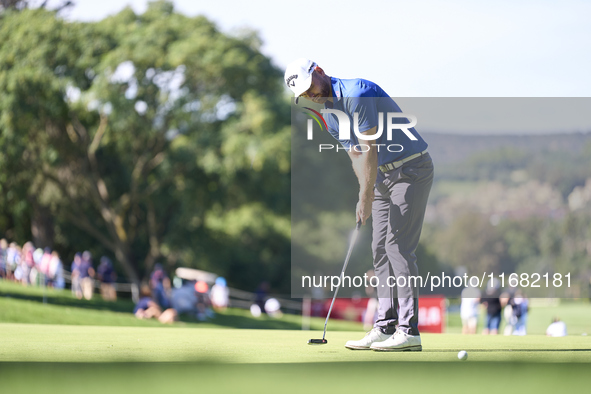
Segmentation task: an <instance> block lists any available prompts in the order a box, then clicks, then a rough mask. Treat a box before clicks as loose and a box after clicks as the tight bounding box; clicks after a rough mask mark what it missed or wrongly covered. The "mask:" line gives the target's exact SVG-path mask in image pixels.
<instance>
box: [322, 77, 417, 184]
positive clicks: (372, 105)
mask: <svg viewBox="0 0 591 394" xmlns="http://www.w3.org/2000/svg"><path fill="white" fill-rule="evenodd" d="M331 82H332V96H333V103H331V102H330V101H327V102H326V103H325V105H324V107H325V108H326V109H336V110H340V111H343V112H344V113H345V114H346V115H347V116H348V117H349V122H350V127H351V132H350V137H351V138H350V139H347V140H343V139H340V138H339V122H338V119H337V116H336V115H335V114H328V113H324V114H323V116H324V119H325V120H326V124H327V126H328V132H329V133H330V134H331V135H332V136H333V137H334V138H335V139H336V140H338V141H339V142H340V143H341V145H342V146H343V147H344V148H345V149H347V150H349V149H352V148H353V147H355V146H356V145H359V144H365V145H371V144H376V145H378V144H382V145H378V148H379V151H378V165H379V166H381V165H384V164H386V163H391V162H393V161H398V160H402V159H404V158H405V157H408V156H411V155H414V154H415V153H420V152H422V151H424V150H425V149H427V143H426V142H425V141H424V140H423V138H422V137H421V136H420V135H419V133H417V131H416V130H415V129H414V127H412V128H408V131H409V132H410V133H411V134H412V135H413V136H414V137H415V138H416V140H412V139H410V138H409V137H408V136H407V135H406V134H405V133H404V132H403V131H402V130H399V129H394V130H393V132H392V139H391V140H388V135H387V120H386V114H387V113H388V112H402V111H401V110H400V107H398V105H397V104H396V102H394V100H392V98H391V97H390V96H389V95H388V94H387V93H386V92H385V91H384V90H383V89H382V88H380V87H379V86H378V85H376V84H375V83H373V82H370V81H367V80H365V79H339V78H332V77H331ZM355 112H357V113H358V114H359V115H358V117H359V118H358V120H359V121H358V123H359V132H361V133H363V132H365V131H367V130H370V129H371V128H373V127H379V113H382V121H383V131H382V135H381V136H380V137H379V138H378V139H376V140H369V141H366V140H362V141H359V139H358V138H357V135H356V134H355V132H354V131H353V127H354V125H353V121H354V113H355ZM392 123H397V124H404V123H408V120H407V119H406V118H394V119H393V120H392ZM388 147H390V149H388ZM379 172H380V171H378V181H379V180H380V178H381V176H380V174H379Z"/></svg>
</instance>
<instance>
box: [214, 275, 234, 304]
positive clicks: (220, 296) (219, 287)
mask: <svg viewBox="0 0 591 394" xmlns="http://www.w3.org/2000/svg"><path fill="white" fill-rule="evenodd" d="M210 296H211V305H212V306H213V309H215V310H222V311H223V310H225V309H226V308H227V307H228V303H229V301H230V289H228V287H227V286H226V279H224V278H222V277H221V276H219V277H217V278H216V280H215V284H214V285H213V286H212V287H211V294H210Z"/></svg>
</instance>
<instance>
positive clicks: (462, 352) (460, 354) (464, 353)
mask: <svg viewBox="0 0 591 394" xmlns="http://www.w3.org/2000/svg"><path fill="white" fill-rule="evenodd" d="M458 358H459V359H460V360H466V359H467V358H468V352H467V351H465V350H460V351H459V352H458Z"/></svg>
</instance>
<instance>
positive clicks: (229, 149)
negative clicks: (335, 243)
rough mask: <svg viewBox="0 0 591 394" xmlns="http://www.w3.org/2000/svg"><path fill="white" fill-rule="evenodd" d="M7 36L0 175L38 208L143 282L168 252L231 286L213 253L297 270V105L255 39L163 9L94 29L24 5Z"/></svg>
mask: <svg viewBox="0 0 591 394" xmlns="http://www.w3.org/2000/svg"><path fill="white" fill-rule="evenodd" d="M0 40H2V42H4V44H3V46H2V48H1V49H0V89H1V90H2V91H3V92H5V94H4V95H3V97H2V98H1V99H0V113H1V115H0V131H1V134H0V144H2V146H6V147H8V149H7V150H6V152H4V153H3V154H2V156H0V165H1V166H2V168H3V169H5V170H6V173H9V174H10V176H8V177H5V178H4V179H2V180H1V181H0V182H1V183H2V187H4V188H11V189H12V190H17V186H18V187H20V189H18V190H21V192H22V191H23V190H24V191H25V193H26V196H21V197H26V198H27V199H28V200H29V201H31V204H30V206H29V210H30V215H31V217H33V218H34V217H36V216H35V215H41V214H42V213H43V212H49V216H50V217H51V219H52V220H53V223H49V224H47V226H50V227H51V226H55V227H56V228H57V230H56V231H60V232H62V233H63V234H68V235H73V233H74V232H73V231H72V226H75V227H76V228H78V229H79V230H82V231H83V232H85V233H86V234H88V235H89V236H90V237H91V238H92V239H94V240H95V241H96V242H99V243H100V244H101V245H102V247H104V248H105V249H107V250H109V251H111V253H113V254H114V255H115V256H116V259H117V261H118V262H119V263H120V264H121V266H122V267H123V269H124V271H125V273H126V274H127V276H128V278H129V279H130V280H132V281H133V282H135V283H138V282H139V280H140V278H141V276H142V274H143V275H146V274H147V273H148V272H149V270H150V269H151V266H152V265H153V264H154V262H155V261H156V260H157V259H159V258H165V259H167V261H169V262H170V263H171V264H183V265H190V266H191V265H192V266H199V267H201V268H218V269H220V270H222V271H223V272H222V273H224V272H226V273H228V274H229V276H230V277H233V278H234V279H235V283H237V282H239V281H240V280H241V278H240V277H236V276H232V272H230V271H229V270H230V267H231V266H232V264H230V263H227V264H226V265H224V264H220V265H216V264H215V263H214V262H217V261H218V259H222V258H228V255H230V256H237V255H238V256H241V255H242V256H244V257H245V258H244V259H243V260H242V261H241V264H245V265H248V264H251V266H254V267H260V266H261V261H263V263H264V262H265V261H266V262H268V263H270V262H272V261H275V262H277V260H279V261H280V262H282V264H283V265H282V266H283V267H285V264H286V262H287V264H288V255H289V229H288V228H289V226H287V229H286V226H285V223H286V221H287V223H289V221H288V217H289V216H288V215H289V187H288V185H289V177H288V175H289V145H288V142H289V128H288V127H287V122H288V120H286V119H289V117H288V116H286V114H288V111H289V108H288V106H287V103H286V101H285V99H284V97H283V90H282V85H281V73H280V71H279V70H277V69H276V68H275V67H273V66H272V64H271V62H270V60H269V59H268V58H266V57H265V56H263V55H262V54H261V53H260V51H259V46H260V42H259V41H258V40H257V39H256V36H254V35H252V34H249V35H248V36H246V37H230V36H227V35H224V34H222V33H220V32H219V31H218V30H217V29H216V27H215V26H214V25H213V24H212V23H211V22H209V21H208V20H207V19H206V18H204V17H196V18H189V17H186V16H184V15H181V14H179V13H176V12H174V9H173V6H172V4H170V3H168V2H154V3H150V5H149V8H148V10H147V11H146V12H145V13H144V14H142V15H136V14H135V13H134V12H133V11H132V10H131V9H129V8H127V9H125V10H123V11H121V12H120V13H119V14H117V15H115V16H112V17H109V18H107V19H105V20H103V21H101V22H99V23H96V24H88V23H68V22H65V21H63V20H61V19H59V18H58V17H56V16H55V13H52V12H48V11H45V10H25V11H22V12H20V13H18V14H17V13H14V14H10V15H7V16H6V17H5V19H4V21H3V24H2V27H0ZM36 209H40V210H41V211H40V212H38V213H35V212H36V211H35V210H36ZM236 216H239V217H240V218H242V220H243V222H242V223H238V222H236V220H237V219H235V217H236ZM39 222H41V221H39ZM40 225H41V224H40ZM233 226H234V227H233ZM236 226H237V227H238V228H237V229H236ZM73 236H74V237H75V236H77V235H76V234H74V235H73ZM63 238H68V237H63ZM266 239H270V240H271V242H267V241H265V240H266ZM228 244H229V246H228ZM224 247H226V248H227V250H224V249H223V248H224ZM69 248H70V249H71V248H72V245H69ZM245 250H248V251H249V253H248V254H245V253H243V252H244V251H245ZM70 251H71V250H70ZM279 265H281V264H279ZM216 272H219V271H216Z"/></svg>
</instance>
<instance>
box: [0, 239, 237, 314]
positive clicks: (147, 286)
mask: <svg viewBox="0 0 591 394" xmlns="http://www.w3.org/2000/svg"><path fill="white" fill-rule="evenodd" d="M66 267H68V266H64V263H63V261H62V258H61V257H60V255H59V253H58V252H57V251H55V250H52V249H51V248H44V249H42V248H36V247H35V246H34V245H33V243H32V242H27V243H25V244H24V245H22V247H21V246H20V245H18V244H17V243H15V242H12V243H8V242H7V241H6V240H5V239H0V279H6V280H11V281H15V282H19V283H21V284H23V285H25V286H29V285H34V286H47V287H53V288H56V289H64V288H66V281H70V282H71V290H72V294H73V295H74V296H75V297H76V298H78V299H83V298H84V299H87V300H90V299H92V297H93V295H94V293H95V288H100V293H101V296H102V297H103V299H104V300H107V301H116V300H117V291H116V288H115V284H116V281H117V274H116V271H115V269H114V267H113V263H112V261H111V260H110V259H109V258H108V257H106V256H102V257H101V258H100V263H99V265H98V267H96V269H95V267H94V265H93V258H92V254H91V253H90V252H89V251H83V252H80V253H76V254H75V255H74V257H73V260H72V263H71V264H70V266H69V268H70V271H69V272H68V271H67V268H66ZM177 279H179V278H177ZM182 282H183V281H181V282H179V286H178V288H173V287H172V286H171V281H170V279H169V277H168V275H167V274H166V272H165V270H164V268H163V267H162V265H161V264H155V265H154V268H153V270H152V272H151V274H150V277H149V281H148V282H147V283H144V285H142V286H141V289H140V297H139V301H138V302H137V303H136V305H135V308H134V311H133V313H134V314H135V316H136V317H138V318H141V319H149V318H155V319H158V320H159V321H161V322H163V323H171V322H173V321H176V320H178V314H179V313H189V314H194V315H195V317H196V318H197V319H198V320H201V321H203V320H206V319H208V318H210V317H212V316H213V311H214V310H224V309H225V308H226V307H227V306H228V299H229V290H228V288H227V286H226V281H225V279H224V278H222V277H218V278H217V279H216V280H215V284H213V286H211V287H210V286H209V285H208V284H207V283H206V282H204V281H186V282H184V283H182ZM99 284H100V285H99Z"/></svg>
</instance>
